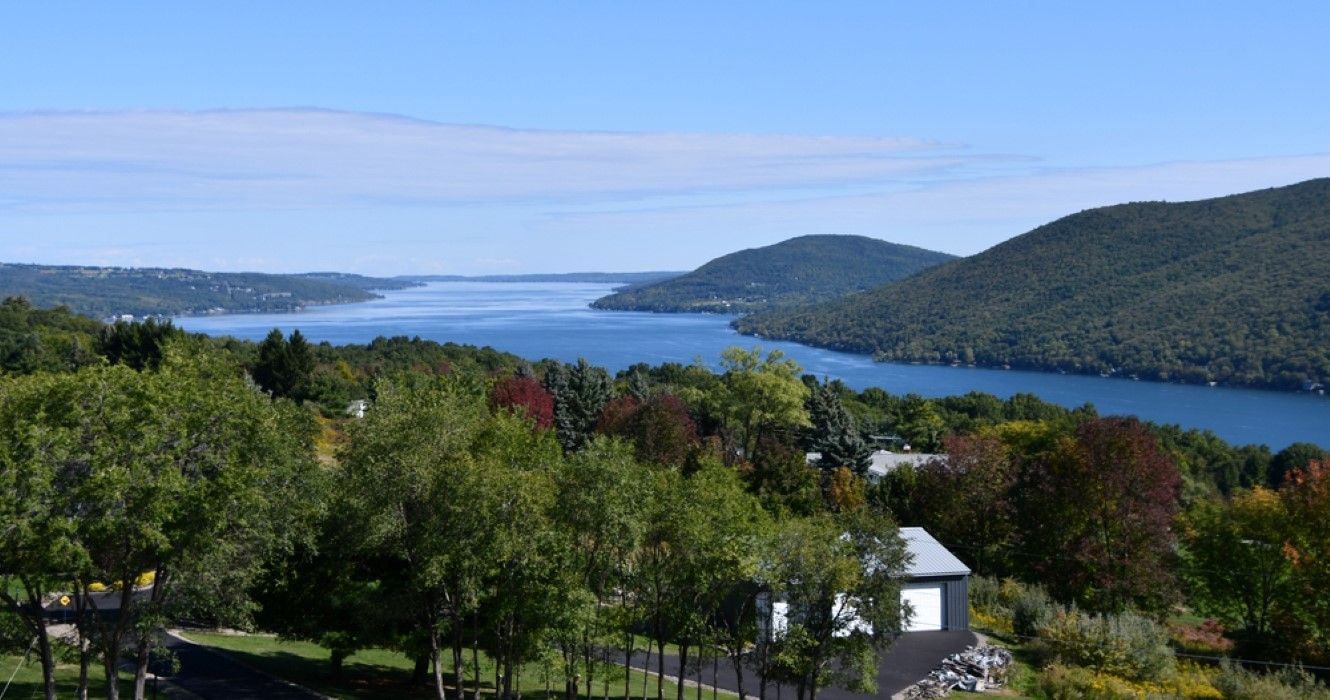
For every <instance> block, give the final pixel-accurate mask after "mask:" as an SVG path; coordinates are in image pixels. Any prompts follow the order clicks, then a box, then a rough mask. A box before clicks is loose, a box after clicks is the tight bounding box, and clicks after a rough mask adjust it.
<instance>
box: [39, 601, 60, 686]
mask: <svg viewBox="0 0 1330 700" xmlns="http://www.w3.org/2000/svg"><path fill="white" fill-rule="evenodd" d="M34 605H35V607H36V608H37V611H38V613H37V614H38V617H37V648H38V653H40V654H41V658H42V688H43V691H44V692H45V694H46V700H55V656H54V655H53V654H52V653H51V638H50V637H48V636H47V635H46V623H45V622H44V621H43V620H42V618H41V609H42V604H41V600H40V599H38V600H37V601H35V602H34Z"/></svg>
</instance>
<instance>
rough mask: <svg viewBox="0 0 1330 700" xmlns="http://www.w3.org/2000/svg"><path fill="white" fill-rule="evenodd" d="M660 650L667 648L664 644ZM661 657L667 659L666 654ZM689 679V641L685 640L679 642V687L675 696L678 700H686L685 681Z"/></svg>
mask: <svg viewBox="0 0 1330 700" xmlns="http://www.w3.org/2000/svg"><path fill="white" fill-rule="evenodd" d="M660 648H661V649H662V650H663V649H664V648H665V645H664V644H662V645H661V647H660ZM660 656H661V658H662V659H663V658H665V654H661V655H660ZM687 677H688V640H686V639H684V640H680V641H679V687H678V688H677V689H676V692H675V696H676V697H677V698H678V700H683V698H684V695H683V693H684V683H683V681H684V679H685V678H687Z"/></svg>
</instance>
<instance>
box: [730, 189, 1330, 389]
mask: <svg viewBox="0 0 1330 700" xmlns="http://www.w3.org/2000/svg"><path fill="white" fill-rule="evenodd" d="M1327 270H1330V178H1322V179H1317V180H1310V181H1306V182H1302V183H1298V184H1295V185H1289V186H1286V187H1281V188H1271V189H1266V190H1258V191H1255V192H1248V193H1242V194H1237V195H1229V196H1227V197H1217V198H1212V199H1206V200H1197V201H1193V202H1176V203H1170V202H1134V203H1127V204H1117V205H1112V206H1108V207H1100V208H1096V209H1089V210H1085V211H1082V212H1078V213H1076V214H1071V215H1069V216H1066V217H1062V218H1060V219H1057V220H1055V221H1053V222H1050V223H1048V224H1045V225H1043V226H1040V227H1037V228H1035V229H1033V230H1031V231H1029V232H1027V233H1025V234H1022V235H1020V236H1017V237H1015V238H1012V239H1009V240H1007V241H1004V242H1003V243H1000V244H998V245H996V246H994V247H992V248H990V249H988V250H986V251H984V252H982V253H979V254H977V255H975V256H971V257H969V258H962V259H958V260H954V261H952V262H949V263H946V264H944V265H941V266H938V267H936V268H933V269H930V270H926V271H924V272H921V273H920V274H918V275H916V276H915V277H913V278H911V279H910V281H909V283H908V284H901V283H888V284H885V285H882V286H880V287H878V288H876V289H874V290H872V291H869V292H865V293H862V294H858V295H854V296H853V297H848V298H844V299H840V300H836V301H830V302H824V303H821V304H814V305H808V306H803V307H800V308H797V309H786V310H776V311H769V312H764V313H758V314H755V315H753V316H750V317H747V318H742V319H738V320H736V321H735V323H734V325H735V327H736V328H737V329H738V330H739V331H740V332H742V333H747V334H755V335H761V336H767V337H773V338H780V339H785V340H794V341H798V342H804V343H809V344H813V345H820V346H823V347H830V348H836V349H841V350H848V351H853V352H865V353H871V354H874V355H875V356H877V357H879V358H880V359H885V360H892V361H909V362H940V363H961V364H977V365H982V366H1012V367H1022V368H1027V369H1040V370H1057V371H1072V372H1087V373H1089V372H1098V373H1101V374H1122V375H1128V376H1129V375H1135V376H1137V377H1141V378H1146V379H1157V380H1164V381H1188V382H1225V383H1231V384H1237V385H1244V386H1257V387H1272V388H1298V387H1301V386H1302V385H1304V384H1306V383H1308V382H1312V383H1315V382H1325V381H1328V380H1330V291H1326V290H1327V288H1330V283H1327V282H1325V281H1323V280H1325V279H1326V272H1327Z"/></svg>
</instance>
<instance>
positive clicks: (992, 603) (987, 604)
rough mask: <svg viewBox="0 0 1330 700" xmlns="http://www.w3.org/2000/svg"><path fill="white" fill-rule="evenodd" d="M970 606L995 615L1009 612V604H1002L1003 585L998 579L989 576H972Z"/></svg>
mask: <svg viewBox="0 0 1330 700" xmlns="http://www.w3.org/2000/svg"><path fill="white" fill-rule="evenodd" d="M970 607H972V608H974V609H975V610H976V611H978V612H981V613H984V614H986V615H992V616H995V617H996V616H1003V615H1006V614H1008V612H1009V611H1008V610H1007V606H1005V605H1003V604H1002V597H1001V587H1000V585H999V584H998V581H997V579H995V578H991V577H988V576H971V577H970Z"/></svg>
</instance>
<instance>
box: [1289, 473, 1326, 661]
mask: <svg viewBox="0 0 1330 700" xmlns="http://www.w3.org/2000/svg"><path fill="white" fill-rule="evenodd" d="M1280 494H1281V495H1282V497H1283V500H1284V507H1285V508H1287V509H1288V514H1289V522H1290V523H1291V527H1290V533H1289V534H1290V536H1289V540H1288V542H1287V543H1285V545H1284V555H1285V557H1287V558H1288V561H1289V564H1290V565H1291V566H1292V569H1293V586H1294V590H1295V592H1296V595H1297V600H1298V604H1297V606H1296V608H1295V609H1294V610H1293V615H1292V618H1293V620H1292V622H1294V623H1296V627H1297V628H1298V629H1297V630H1296V631H1295V632H1294V634H1295V638H1296V644H1297V646H1296V648H1295V650H1294V651H1295V653H1296V654H1297V656H1299V657H1304V658H1312V659H1315V660H1317V661H1323V660H1327V659H1330V600H1327V599H1326V596H1325V591H1327V590H1330V460H1317V461H1313V462H1311V463H1309V464H1308V465H1307V466H1306V467H1304V468H1301V469H1294V470H1293V471H1291V472H1289V474H1288V476H1287V477H1286V478H1285V480H1284V486H1283V488H1282V489H1280Z"/></svg>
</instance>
